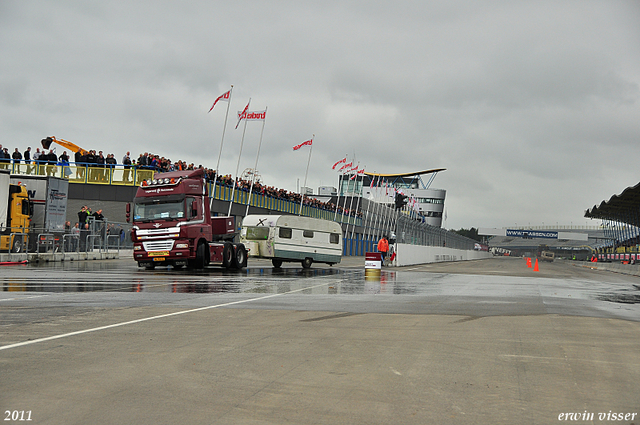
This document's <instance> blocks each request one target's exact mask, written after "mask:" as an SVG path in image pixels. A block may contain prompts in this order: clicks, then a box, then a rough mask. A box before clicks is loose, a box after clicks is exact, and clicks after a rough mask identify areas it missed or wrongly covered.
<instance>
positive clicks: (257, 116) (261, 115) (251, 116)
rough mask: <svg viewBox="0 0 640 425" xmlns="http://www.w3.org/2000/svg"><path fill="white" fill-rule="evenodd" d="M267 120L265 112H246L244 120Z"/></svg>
mask: <svg viewBox="0 0 640 425" xmlns="http://www.w3.org/2000/svg"><path fill="white" fill-rule="evenodd" d="M266 118H267V110H266V109H265V110H264V111H253V112H247V113H246V114H245V119H246V120H247V121H264V120H265V119H266Z"/></svg>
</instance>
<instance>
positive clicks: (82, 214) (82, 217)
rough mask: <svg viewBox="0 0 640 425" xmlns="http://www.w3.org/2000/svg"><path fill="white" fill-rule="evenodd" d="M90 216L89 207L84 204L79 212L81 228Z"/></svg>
mask: <svg viewBox="0 0 640 425" xmlns="http://www.w3.org/2000/svg"><path fill="white" fill-rule="evenodd" d="M88 217H89V209H88V208H87V206H86V205H83V206H82V208H81V209H80V211H79V212H78V223H80V228H82V227H84V225H85V223H86V222H87V218H88Z"/></svg>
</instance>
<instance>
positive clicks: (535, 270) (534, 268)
mask: <svg viewBox="0 0 640 425" xmlns="http://www.w3.org/2000/svg"><path fill="white" fill-rule="evenodd" d="M533 271H534V272H539V271H540V270H539V269H538V259H537V258H536V265H535V266H533Z"/></svg>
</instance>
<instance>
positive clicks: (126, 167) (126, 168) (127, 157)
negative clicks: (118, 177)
mask: <svg viewBox="0 0 640 425" xmlns="http://www.w3.org/2000/svg"><path fill="white" fill-rule="evenodd" d="M130 155H131V153H130V152H127V153H126V155H125V156H123V157H122V164H123V165H124V174H123V176H122V180H123V181H124V182H125V183H129V173H130V172H131V171H130V170H131V156H130Z"/></svg>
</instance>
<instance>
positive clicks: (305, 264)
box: [302, 257, 313, 269]
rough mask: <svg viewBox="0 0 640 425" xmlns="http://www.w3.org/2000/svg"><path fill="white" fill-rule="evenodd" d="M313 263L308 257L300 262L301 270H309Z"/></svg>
mask: <svg viewBox="0 0 640 425" xmlns="http://www.w3.org/2000/svg"><path fill="white" fill-rule="evenodd" d="M312 263H313V260H312V259H311V258H309V257H307V258H305V259H304V260H302V268H303V269H309V268H311V264H312Z"/></svg>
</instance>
